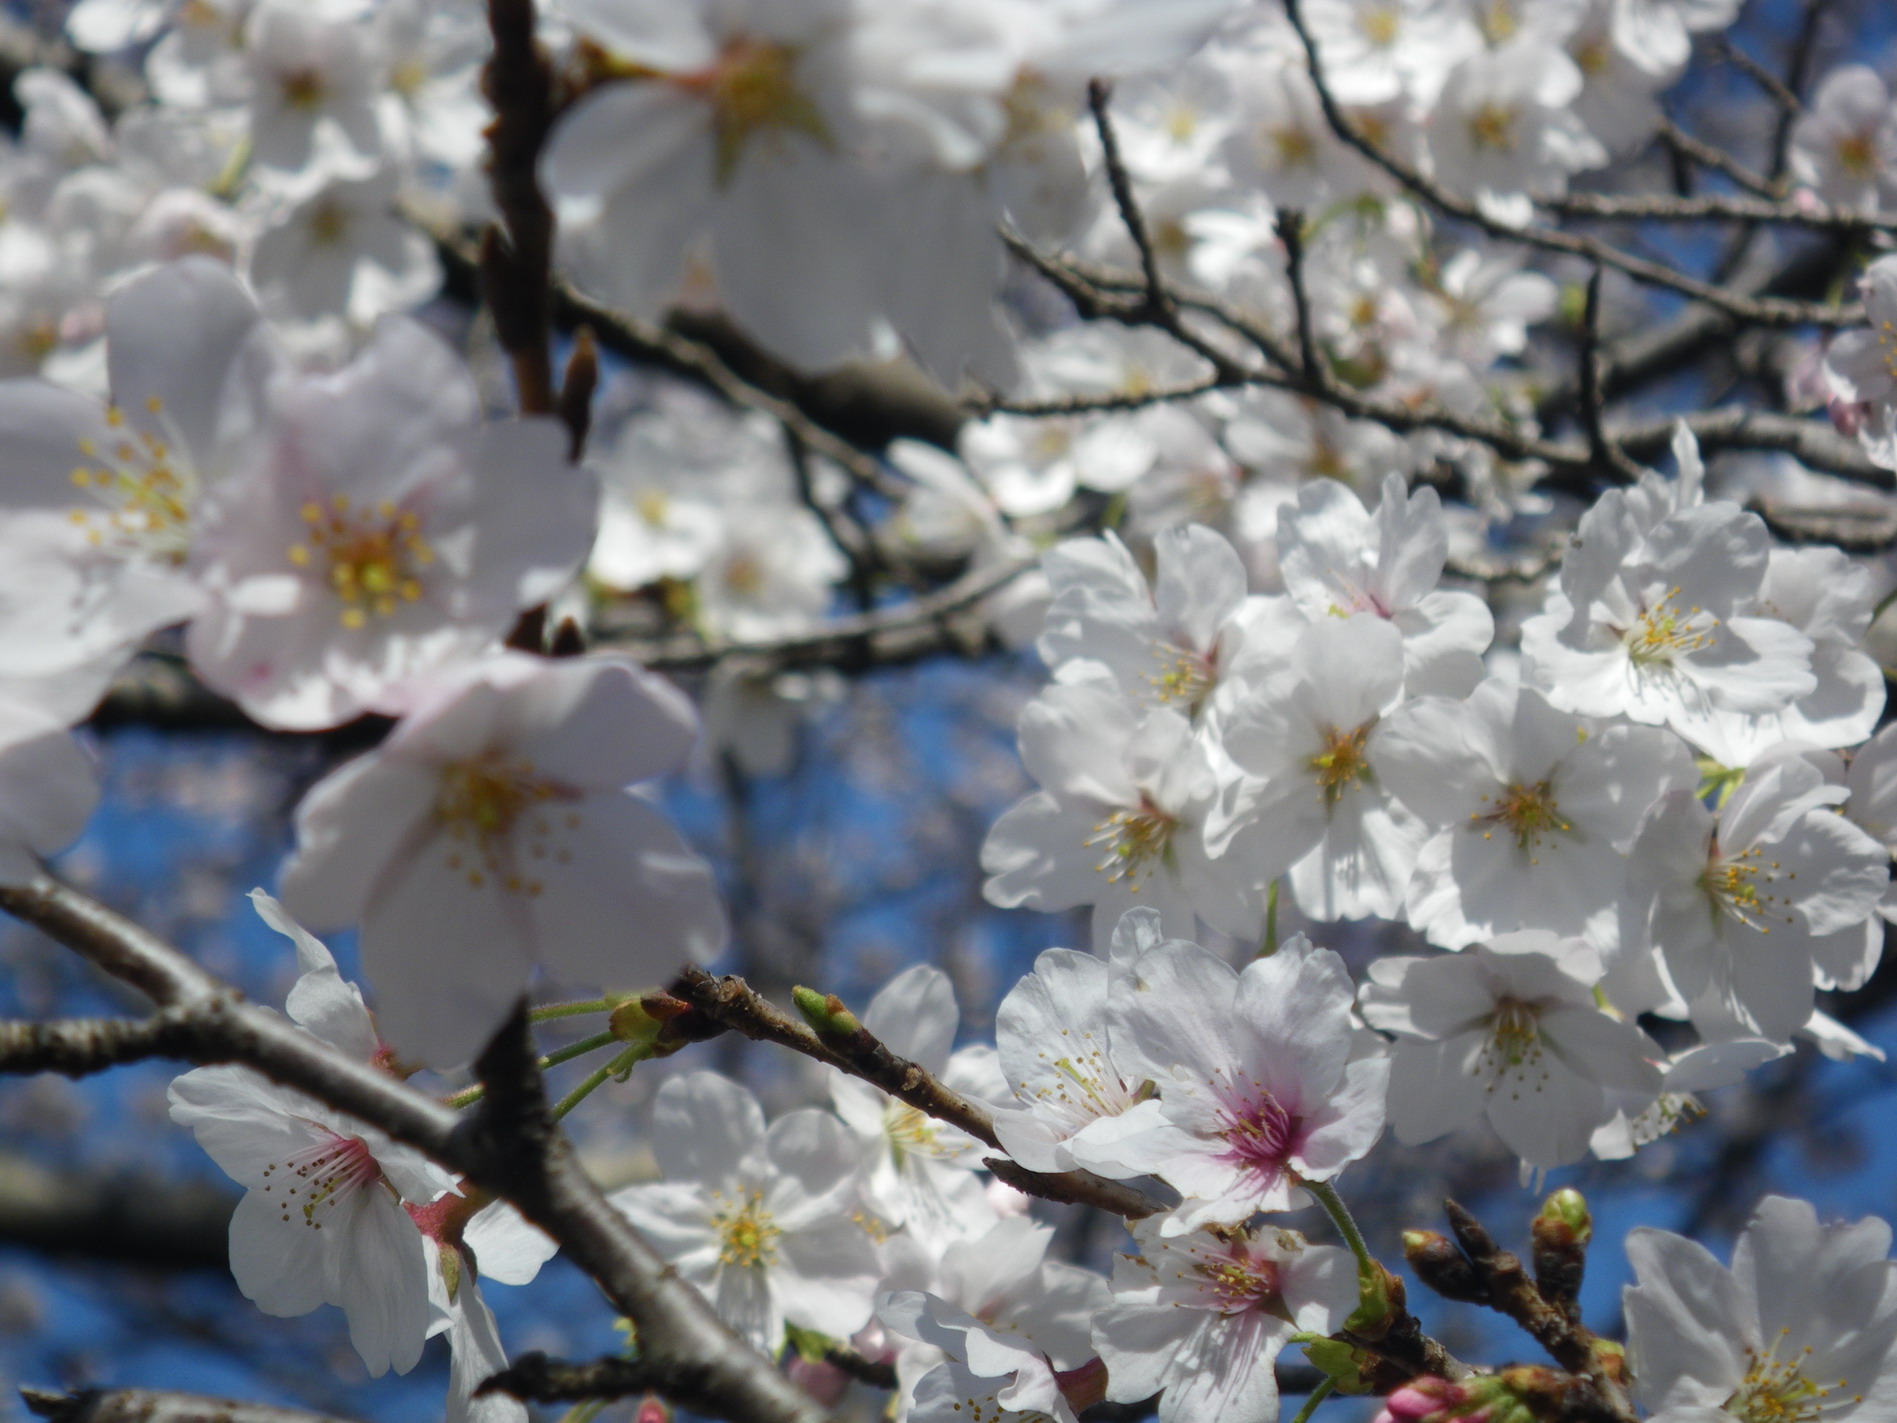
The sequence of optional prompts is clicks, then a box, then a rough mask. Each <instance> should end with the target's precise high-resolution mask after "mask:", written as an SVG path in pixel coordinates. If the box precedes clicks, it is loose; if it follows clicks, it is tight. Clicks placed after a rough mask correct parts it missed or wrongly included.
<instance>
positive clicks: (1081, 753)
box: [981, 681, 1264, 946]
mask: <svg viewBox="0 0 1897 1423" xmlns="http://www.w3.org/2000/svg"><path fill="white" fill-rule="evenodd" d="M1019 737H1020V746H1021V759H1022V761H1023V763H1024V764H1025V765H1026V767H1027V770H1028V774H1029V775H1031V776H1033V777H1034V779H1035V780H1037V781H1038V782H1040V784H1041V786H1042V787H1043V789H1041V790H1039V791H1036V792H1035V793H1034V794H1032V795H1030V796H1028V797H1027V798H1026V799H1025V800H1022V801H1020V802H1019V803H1017V804H1016V805H1014V806H1012V807H1011V808H1010V809H1009V810H1007V811H1006V812H1005V813H1004V814H1003V815H1002V816H1001V818H1000V819H999V820H997V821H996V822H995V825H994V828H993V829H992V830H990V831H989V832H988V839H987V840H986V841H985V842H984V843H983V845H982V850H981V867H982V869H983V870H984V871H986V872H987V874H988V876H989V878H988V881H987V882H986V884H984V885H983V887H982V892H983V893H984V894H985V895H986V896H987V898H988V901H989V903H991V904H998V905H1001V906H1002V907H1003V908H1013V907H1014V906H1016V905H1022V904H1025V905H1027V906H1028V907H1029V908H1031V909H1041V910H1060V909H1072V908H1074V907H1076V906H1078V905H1082V904H1091V905H1092V906H1093V938H1094V943H1095V944H1096V945H1099V946H1104V945H1105V944H1106V943H1107V942H1108V940H1109V939H1110V938H1111V936H1112V933H1113V927H1114V925H1116V924H1117V923H1118V922H1119V919H1120V915H1121V914H1122V913H1124V912H1125V911H1126V910H1128V909H1131V908H1133V907H1134V906H1136V905H1148V904H1150V905H1152V906H1153V907H1154V908H1156V909H1158V910H1159V911H1160V913H1161V914H1162V915H1163V916H1164V917H1165V923H1166V928H1167V932H1169V933H1172V934H1177V935H1181V936H1184V935H1188V934H1191V933H1192V932H1193V928H1194V916H1195V915H1196V916H1197V917H1198V918H1201V919H1204V920H1205V921H1206V922H1207V923H1208V924H1211V925H1212V926H1213V927H1214V928H1217V929H1219V930H1222V931H1223V932H1225V933H1229V934H1235V935H1237V936H1239V937H1241V938H1255V937H1256V936H1257V934H1258V932H1259V930H1260V928H1261V927H1262V924H1263V919H1264V890H1263V882H1262V879H1261V878H1260V877H1259V876H1258V875H1256V874H1255V873H1254V872H1253V868H1254V867H1252V866H1251V865H1249V864H1243V865H1242V864H1240V863H1239V862H1238V861H1237V860H1231V861H1225V862H1220V861H1215V860H1213V859H1212V858H1211V857H1210V856H1209V855H1208V854H1207V852H1206V846H1205V839H1204V823H1205V816H1206V814H1207V812H1208V811H1209V810H1210V809H1211V806H1212V797H1213V794H1214V793H1215V791H1216V790H1217V784H1218V782H1217V777H1216V775H1215V773H1214V771H1213V769H1212V765H1211V762H1210V760H1209V758H1208V756H1207V752H1206V749H1205V747H1204V746H1203V745H1202V744H1201V743H1200V741H1199V740H1198V738H1196V737H1195V736H1194V734H1193V730H1192V725H1191V723H1190V722H1188V721H1187V720H1186V719H1185V718H1184V717H1183V716H1181V715H1179V713H1177V712H1175V711H1173V710H1172V709H1171V708H1170V707H1163V706H1162V707H1157V708H1155V709H1153V710H1151V711H1149V712H1147V713H1145V714H1144V716H1142V715H1140V714H1139V712H1138V711H1137V710H1136V709H1135V708H1133V707H1131V706H1129V705H1128V704H1127V702H1126V701H1125V699H1124V698H1122V697H1121V696H1120V695H1119V694H1118V692H1117V691H1116V690H1114V689H1113V688H1112V687H1111V686H1110V685H1105V684H1103V683H1102V682H1097V681H1096V682H1074V683H1062V684H1056V685H1055V686H1052V687H1049V688H1048V689H1047V690H1046V691H1044V692H1043V693H1042V694H1041V695H1040V696H1038V697H1036V698H1035V699H1034V701H1032V702H1031V703H1029V704H1028V706H1027V708H1026V709H1025V710H1024V711H1023V712H1022V713H1021V721H1020V727H1019Z"/></svg>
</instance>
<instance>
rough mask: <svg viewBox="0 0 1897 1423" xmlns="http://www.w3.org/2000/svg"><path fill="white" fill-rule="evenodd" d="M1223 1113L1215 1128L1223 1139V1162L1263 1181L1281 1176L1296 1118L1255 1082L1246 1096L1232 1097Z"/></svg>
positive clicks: (1287, 1156) (1287, 1158) (1294, 1132)
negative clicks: (1223, 1118)
mask: <svg viewBox="0 0 1897 1423" xmlns="http://www.w3.org/2000/svg"><path fill="white" fill-rule="evenodd" d="M1225 1113H1226V1117H1225V1123H1224V1125H1223V1126H1222V1127H1221V1128H1220V1129H1219V1134H1220V1135H1221V1136H1223V1137H1224V1138H1225V1143H1226V1150H1225V1159H1226V1160H1228V1161H1230V1162H1232V1163H1233V1164H1234V1165H1237V1166H1238V1167H1240V1168H1241V1169H1243V1170H1245V1171H1248V1172H1250V1173H1252V1174H1253V1175H1255V1176H1258V1177H1261V1178H1263V1179H1264V1180H1266V1181H1275V1180H1276V1179H1277V1178H1278V1177H1279V1176H1281V1175H1283V1174H1284V1169H1285V1164H1286V1163H1287V1162H1288V1161H1289V1159H1290V1156H1291V1148H1292V1145H1293V1144H1294V1141H1295V1139H1296V1136H1297V1130H1298V1118H1296V1117H1294V1116H1292V1115H1291V1113H1289V1112H1287V1111H1286V1110H1285V1109H1284V1107H1283V1106H1282V1105H1280V1104H1279V1101H1278V1099H1277V1098H1276V1097H1274V1096H1272V1095H1271V1093H1270V1092H1268V1091H1266V1090H1265V1088H1264V1087H1263V1086H1261V1085H1260V1084H1258V1083H1256V1082H1254V1083H1252V1084H1251V1092H1250V1094H1249V1095H1245V1096H1236V1095H1235V1096H1234V1098H1233V1099H1232V1100H1230V1101H1228V1102H1227V1103H1226V1106H1225Z"/></svg>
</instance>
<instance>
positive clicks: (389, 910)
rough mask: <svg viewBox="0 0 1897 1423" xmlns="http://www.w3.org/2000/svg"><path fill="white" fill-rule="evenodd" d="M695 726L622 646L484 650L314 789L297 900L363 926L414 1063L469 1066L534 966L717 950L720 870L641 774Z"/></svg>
mask: <svg viewBox="0 0 1897 1423" xmlns="http://www.w3.org/2000/svg"><path fill="white" fill-rule="evenodd" d="M696 731H697V723H696V719H695V718H694V716H693V714H692V708H691V703H690V702H688V701H687V700H686V699H685V697H684V696H683V695H682V694H681V693H679V692H678V691H677V690H676V689H675V688H673V687H672V686H671V685H670V684H669V683H666V682H663V681H661V680H660V679H659V678H657V677H653V676H651V675H649V674H648V673H646V672H645V671H643V670H642V669H640V668H639V667H637V666H636V665H634V664H632V663H630V662H626V661H623V660H620V659H617V658H609V657H595V658H586V659H582V660H575V661H562V662H550V661H546V660H544V659H541V658H533V657H526V656H522V655H507V656H502V657H497V658H493V659H491V660H489V661H487V662H484V663H480V664H477V665H476V666H475V667H473V668H472V669H469V670H468V671H466V672H464V673H462V674H460V675H458V676H457V677H456V678H455V679H453V680H451V681H446V682H444V683H443V684H442V685H440V686H438V687H436V688H434V689H433V690H432V691H431V692H430V693H429V695H428V696H427V697H426V698H424V699H422V700H421V701H420V702H419V704H418V705H417V709H416V710H415V711H414V712H413V713H411V714H410V715H409V716H408V717H407V718H406V719H404V720H403V722H402V724H401V725H400V726H398V727H397V728H396V729H395V731H394V733H393V734H391V735H390V737H389V739H388V740H387V741H385V742H383V744H382V745H381V746H380V747H378V748H377V749H376V750H375V751H373V752H371V753H369V754H368V755H367V756H364V757H362V758H361V759H359V760H356V761H353V762H351V763H350V764H349V765H347V766H344V767H343V768H342V769H340V770H338V771H336V772H335V773H334V774H332V775H331V776H329V777H328V778H327V779H326V780H324V781H323V782H321V783H320V784H319V785H317V786H316V788H315V789H314V790H312V791H311V792H310V793H309V795H308V796H307V797H305V798H304V801H303V804H302V805H301V806H300V807H299V808H298V810H297V850H296V854H295V855H294V856H293V857H292V859H291V861H290V863H289V864H288V865H287V866H286V867H285V869H284V872H283V895H284V899H285V900H286V901H287V902H288V903H290V904H291V905H292V906H294V907H295V908H296V909H297V912H298V914H299V915H300V916H301V917H302V918H303V919H304V920H305V921H306V922H309V923H312V924H316V925H318V926H319V927H322V926H336V927H341V926H343V925H346V924H360V925H361V926H362V956H363V962H364V964H365V966H366V967H367V969H368V973H369V977H370V978H371V979H372V980H373V981H374V982H375V984H376V986H377V988H378V989H379V990H380V998H379V1000H378V1003H379V1008H380V1011H381V1015H382V1026H383V1029H384V1031H385V1032H386V1033H387V1035H388V1038H389V1041H390V1042H391V1043H393V1044H394V1045H395V1046H396V1048H398V1049H399V1050H400V1051H401V1053H402V1056H403V1057H404V1058H407V1059H410V1060H413V1061H419V1062H424V1063H427V1064H429V1065H431V1066H446V1065H449V1064H452V1063H456V1062H465V1061H467V1060H468V1059H470V1058H472V1057H473V1056H474V1054H475V1053H476V1052H478V1051H479V1050H480V1048H481V1045H482V1044H483V1043H485V1042H486V1041H487V1039H488V1037H489V1036H491V1035H492V1033H493V1032H494V1030H495V1029H496V1028H498V1027H499V1026H500V1024H501V1020H502V1019H503V1018H505V1017H506V1015H507V1013H508V1011H509V1010H510V1009H511V1008H512V1007H513V1005H514V1003H515V1002H516V1001H517V1000H518V999H519V998H520V996H521V994H522V993H524V992H525V991H526V988H527V982H528V979H529V977H530V975H531V974H532V972H533V969H534V967H535V966H536V965H538V966H541V967H543V968H546V969H548V970H549V971H551V972H553V973H556V974H558V975H559V976H560V977H561V978H562V979H564V980H566V981H569V982H576V983H584V984H591V985H597V986H599V987H602V988H607V987H609V988H621V989H637V988H641V987H644V986H646V985H648V984H651V983H655V982H658V981H659V980H661V979H663V978H666V977H667V976H668V975H670V974H671V973H673V972H675V971H676V970H677V969H678V967H679V966H680V965H681V964H683V963H684V962H686V961H687V960H689V959H706V958H709V957H711V956H712V955H713V954H714V953H716V952H717V950H718V948H719V947H720V946H721V944H722V943H723V940H724V928H725V921H724V913H723V911H722V909H720V907H719V904H718V898H717V894H716V892H715V890H714V889H713V887H712V882H711V871H710V869H709V868H708V867H707V866H706V865H705V863H704V862H703V861H702V860H700V859H699V858H698V857H697V856H696V855H694V854H693V853H692V852H691V851H690V850H689V849H687V848H686V846H685V844H684V843H683V842H682V841H681V840H680V839H679V836H678V832H677V831H676V830H674V829H673V828H672V826H671V824H670V823H669V822H668V821H667V820H666V819H665V817H664V816H662V815H661V814H660V813H659V812H658V811H657V810H656V809H654V808H653V806H652V805H651V804H650V803H649V802H648V801H647V800H645V799H644V798H643V797H641V796H639V795H637V794H635V793H634V792H633V791H632V790H630V789H628V788H629V787H630V786H631V784H632V783H633V782H635V781H644V780H647V779H649V778H651V777H653V776H658V775H662V774H665V773H667V772H669V771H672V770H674V769H676V768H677V767H678V765H679V764H680V763H681V762H682V761H683V760H684V758H685V754H686V752H687V751H688V750H689V749H690V747H691V743H692V739H693V737H694V735H695V734H696Z"/></svg>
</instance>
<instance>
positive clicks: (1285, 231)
mask: <svg viewBox="0 0 1897 1423" xmlns="http://www.w3.org/2000/svg"><path fill="white" fill-rule="evenodd" d="M1277 228H1278V240H1279V241H1280V242H1282V243H1283V244H1284V274H1285V280H1286V281H1287V282H1288V283H1290V286H1291V306H1292V309H1293V311H1294V312H1295V313H1296V319H1297V332H1298V370H1299V371H1301V372H1302V373H1303V375H1304V378H1305V379H1306V380H1312V381H1314V380H1316V379H1317V378H1318V356H1317V334H1316V331H1315V329H1314V326H1313V323H1312V320H1311V294H1310V292H1309V291H1307V290H1306V289H1305V286H1304V214H1303V213H1301V212H1299V211H1298V210H1297V209H1295V208H1286V209H1284V211H1282V212H1280V213H1279V214H1278V222H1277Z"/></svg>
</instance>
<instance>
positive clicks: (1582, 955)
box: [1362, 931, 1662, 1167]
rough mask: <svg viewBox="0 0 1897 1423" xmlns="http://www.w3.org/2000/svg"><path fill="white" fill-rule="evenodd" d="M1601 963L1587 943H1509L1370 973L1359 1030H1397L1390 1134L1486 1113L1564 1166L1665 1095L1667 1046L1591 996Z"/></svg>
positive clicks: (1389, 963) (1505, 939)
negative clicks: (1599, 1135) (1629, 1103)
mask: <svg viewBox="0 0 1897 1423" xmlns="http://www.w3.org/2000/svg"><path fill="white" fill-rule="evenodd" d="M1600 980H1601V961H1600V956H1599V955H1598V954H1597V953H1596V952H1595V951H1594V950H1593V949H1592V948H1590V947H1589V946H1588V945H1587V944H1586V943H1585V942H1583V941H1582V940H1580V939H1559V938H1556V937H1555V936H1554V935H1553V934H1548V933H1541V932H1538V931H1529V932H1526V933H1520V934H1504V935H1501V936H1500V937H1498V938H1496V939H1493V940H1491V941H1490V942H1488V943H1486V944H1478V945H1476V946H1475V947H1474V948H1472V949H1470V950H1469V951H1468V952H1467V953H1463V954H1459V955H1456V956H1455V957H1453V958H1435V959H1425V958H1384V959H1378V960H1377V961H1376V962H1375V963H1374V964H1372V965H1371V966H1370V982H1369V983H1367V984H1365V985H1364V989H1363V995H1362V1003H1363V1016H1364V1021H1365V1022H1367V1023H1369V1024H1370V1026H1371V1027H1373V1028H1380V1029H1382V1030H1383V1031H1385V1032H1390V1033H1394V1034H1396V1038H1397V1041H1396V1049H1395V1051H1394V1053H1393V1054H1392V1056H1391V1061H1390V1100H1389V1110H1390V1127H1391V1129H1392V1130H1393V1131H1394V1132H1395V1133H1396V1135H1397V1139H1398V1140H1399V1141H1401V1142H1403V1143H1404V1144H1405V1145H1407V1146H1414V1145H1417V1144H1419V1143H1421V1142H1425V1141H1434V1140H1435V1139H1436V1138H1437V1137H1439V1136H1443V1135H1445V1134H1447V1133H1449V1132H1452V1131H1455V1130H1456V1129H1457V1128H1459V1127H1463V1126H1466V1125H1468V1124H1469V1123H1471V1122H1473V1121H1475V1120H1476V1118H1478V1117H1486V1118H1487V1119H1488V1122H1489V1125H1490V1126H1491V1127H1493V1128H1494V1129H1495V1133H1496V1135H1498V1136H1499V1137H1501V1138H1502V1140H1503V1142H1504V1143H1505V1144H1506V1145H1507V1146H1508V1148H1509V1150H1511V1151H1513V1152H1514V1153H1515V1154H1516V1155H1517V1156H1519V1157H1521V1159H1522V1161H1523V1162H1524V1163H1525V1164H1526V1165H1529V1166H1536V1167H1549V1166H1566V1165H1568V1164H1569V1163H1570V1162H1574V1161H1579V1160H1580V1159H1581V1158H1582V1157H1583V1156H1585V1155H1586V1154H1587V1149H1588V1142H1589V1140H1590V1139H1591V1138H1592V1136H1593V1134H1594V1132H1595V1130H1596V1129H1597V1128H1599V1127H1601V1126H1603V1125H1605V1124H1606V1123H1607V1122H1608V1121H1609V1120H1611V1118H1612V1117H1613V1115H1614V1113H1615V1112H1616V1111H1618V1110H1621V1109H1622V1105H1623V1102H1622V1100H1621V1098H1620V1097H1618V1096H1617V1095H1613V1094H1621V1093H1625V1094H1630V1095H1632V1096H1633V1097H1635V1098H1636V1099H1638V1100H1637V1102H1636V1104H1634V1111H1636V1112H1637V1111H1639V1110H1640V1109H1641V1108H1644V1106H1645V1105H1646V1104H1647V1103H1648V1102H1651V1101H1652V1099H1653V1098H1654V1097H1656V1096H1657V1095H1658V1094H1659V1092H1660V1085H1661V1076H1660V1070H1659V1068H1658V1067H1656V1066H1655V1065H1654V1063H1655V1062H1656V1061H1657V1060H1658V1059H1659V1058H1660V1057H1661V1056H1662V1054H1661V1051H1660V1049H1659V1047H1658V1046H1657V1045H1656V1044H1655V1043H1654V1042H1653V1041H1652V1040H1651V1039H1650V1038H1648V1037H1647V1035H1646V1034H1645V1033H1643V1032H1641V1031H1640V1029H1638V1028H1636V1027H1635V1026H1633V1024H1631V1023H1627V1022H1623V1021H1621V1020H1619V1019H1617V1018H1615V1017H1612V1016H1610V1015H1609V1014H1607V1013H1606V1012H1603V1011H1602V1010H1601V1008H1600V1006H1599V1005H1598V1004H1597V1003H1596V1002H1595V1001H1594V990H1595V988H1596V987H1597V985H1598V984H1599V983H1600Z"/></svg>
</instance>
